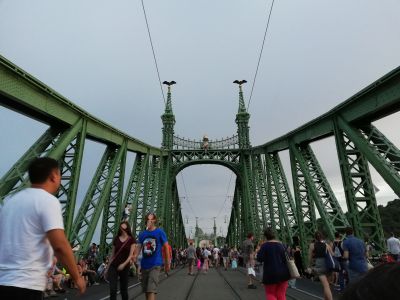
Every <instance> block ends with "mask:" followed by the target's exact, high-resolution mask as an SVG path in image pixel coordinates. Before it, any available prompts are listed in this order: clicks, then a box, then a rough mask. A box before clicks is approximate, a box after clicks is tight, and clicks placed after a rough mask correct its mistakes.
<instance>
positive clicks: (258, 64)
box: [247, 0, 275, 111]
mask: <svg viewBox="0 0 400 300" xmlns="http://www.w3.org/2000/svg"><path fill="white" fill-rule="evenodd" d="M274 2H275V0H272V4H271V8H270V10H269V15H268V21H267V26H266V27H265V33H264V38H263V42H262V45H261V51H260V55H259V57H258V62H257V68H256V72H255V74H254V79H253V84H252V86H251V92H250V97H249V102H248V103H247V111H248V110H249V107H250V101H251V97H252V96H253V90H254V85H255V83H256V78H257V74H258V67H259V66H260V61H261V56H262V53H263V50H264V44H265V38H266V36H267V32H268V28H269V21H270V20H271V14H272V8H273V7H274Z"/></svg>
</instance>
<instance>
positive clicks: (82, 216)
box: [70, 146, 124, 254]
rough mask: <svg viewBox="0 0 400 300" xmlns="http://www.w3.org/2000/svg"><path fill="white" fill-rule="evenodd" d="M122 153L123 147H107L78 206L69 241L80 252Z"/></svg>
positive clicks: (106, 195)
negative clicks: (77, 247)
mask: <svg viewBox="0 0 400 300" xmlns="http://www.w3.org/2000/svg"><path fill="white" fill-rule="evenodd" d="M123 155H124V149H123V148H119V149H118V148H114V147H110V146H109V147H107V148H106V149H105V151H104V154H103V156H102V158H101V161H100V163H99V165H98V167H97V170H96V173H95V175H94V177H93V179H92V182H91V184H90V186H89V188H88V190H87V193H86V196H85V198H84V200H83V202H82V204H81V207H80V208H79V211H78V214H77V216H76V217H75V220H74V225H73V227H72V234H71V239H70V242H71V244H72V246H73V247H75V246H77V245H79V246H80V250H79V252H80V254H82V253H84V251H87V249H88V248H89V245H90V243H91V239H92V238H93V234H94V231H95V229H96V225H97V223H98V221H99V218H100V215H101V212H102V211H103V209H105V203H106V201H107V199H108V198H109V197H110V189H111V185H112V182H113V180H114V175H115V173H116V171H117V167H118V164H119V163H120V161H121V158H122V157H123Z"/></svg>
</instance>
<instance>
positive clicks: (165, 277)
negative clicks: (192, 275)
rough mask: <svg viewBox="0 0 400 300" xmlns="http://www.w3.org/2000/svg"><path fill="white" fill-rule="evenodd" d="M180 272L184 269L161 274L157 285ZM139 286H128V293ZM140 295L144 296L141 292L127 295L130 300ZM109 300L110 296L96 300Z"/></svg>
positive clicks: (139, 283)
mask: <svg viewBox="0 0 400 300" xmlns="http://www.w3.org/2000/svg"><path fill="white" fill-rule="evenodd" d="M182 270H185V267H184V266H183V267H181V268H180V270H176V271H175V272H173V273H171V274H165V273H161V274H162V275H161V276H163V277H164V278H161V279H160V281H159V284H161V283H162V282H164V281H165V280H167V279H169V278H171V277H172V276H175V274H177V273H180V272H181V271H182ZM140 285H141V282H137V283H135V284H132V285H130V286H128V292H129V290H131V289H133V288H135V287H138V286H140ZM117 294H118V295H119V294H120V292H119V291H118V293H117ZM141 295H144V292H142V291H141V292H139V293H137V294H135V295H133V296H132V297H131V296H130V295H129V297H130V298H132V299H136V297H139V296H141ZM109 298H110V296H106V297H102V298H100V299H98V300H106V299H109Z"/></svg>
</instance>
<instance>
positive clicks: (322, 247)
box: [314, 241, 326, 258]
mask: <svg viewBox="0 0 400 300" xmlns="http://www.w3.org/2000/svg"><path fill="white" fill-rule="evenodd" d="M325 254H326V244H325V243H323V242H318V241H317V242H315V243H314V257H315V258H324V257H325Z"/></svg>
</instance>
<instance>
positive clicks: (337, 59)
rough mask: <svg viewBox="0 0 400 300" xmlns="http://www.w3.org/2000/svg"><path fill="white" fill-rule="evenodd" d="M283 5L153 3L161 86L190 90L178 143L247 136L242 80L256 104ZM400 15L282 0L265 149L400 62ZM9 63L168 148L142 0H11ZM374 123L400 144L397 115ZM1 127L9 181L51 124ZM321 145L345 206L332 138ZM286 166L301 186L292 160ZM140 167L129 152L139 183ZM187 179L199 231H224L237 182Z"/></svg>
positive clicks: (371, 4) (150, 13) (264, 113)
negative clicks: (242, 127)
mask: <svg viewBox="0 0 400 300" xmlns="http://www.w3.org/2000/svg"><path fill="white" fill-rule="evenodd" d="M271 3H272V0H271V1H270V0H267V1H266V0H263V1H261V0H252V1H242V0H229V1H227V0H219V1H211V0H204V1H182V0H181V1H178V0H169V1H162V0H153V1H146V0H145V1H144V5H145V9H146V13H147V18H148V22H149V27H150V32H151V37H152V40H153V45H154V50H155V53H156V58H157V62H158V68H159V72H160V77H161V81H164V80H175V81H176V82H177V85H175V86H173V91H172V92H173V95H172V97H173V100H172V101H173V110H174V113H175V118H176V125H175V133H176V134H177V135H179V136H183V137H188V138H191V139H201V137H202V136H203V135H204V134H207V135H208V137H209V138H210V140H212V139H219V138H222V137H227V136H231V135H233V134H235V133H236V124H235V121H234V120H235V114H236V112H237V109H238V88H237V86H236V85H234V84H233V83H232V81H233V80H235V79H239V80H241V79H246V80H247V81H248V83H247V84H246V85H244V87H243V88H244V95H245V101H246V104H248V101H249V96H250V92H251V86H252V84H253V78H254V74H255V71H256V66H257V61H258V57H259V54H260V49H261V44H262V40H263V36H264V32H265V28H266V23H267V17H268V13H269V9H270V6H271ZM399 11H400V2H399V1H397V0H382V1H373V0H351V1H348V0H338V1H319V0H300V1H285V0H281V1H275V3H274V7H273V11H272V15H271V20H270V26H269V30H268V34H267V36H266V40H265V46H264V50H263V53H262V56H261V61H260V66H259V71H258V75H257V78H256V81H255V85H254V91H253V95H252V98H251V102H250V105H249V107H248V110H249V113H250V114H251V117H250V123H249V125H250V138H251V143H252V145H254V146H256V145H259V144H263V143H265V142H267V141H270V140H272V139H274V138H277V137H279V136H281V135H283V134H285V133H287V132H288V131H291V130H293V129H295V128H297V127H299V126H301V125H302V124H304V123H306V122H308V121H310V120H311V119H313V118H316V117H318V116H319V115H321V114H323V113H325V112H327V111H328V110H330V109H332V108H333V107H334V106H336V105H338V104H339V103H341V102H343V101H345V100H346V99H348V98H349V97H351V96H352V95H353V94H355V93H356V92H358V91H359V90H361V89H362V88H364V87H365V86H367V85H368V84H370V83H372V82H373V81H375V80H376V79H378V78H379V77H381V76H383V75H384V74H386V73H388V72H389V71H391V70H392V69H394V68H396V67H398V66H399V65H400V59H399V53H400V30H399V28H400V19H399V18H398V12H399ZM0 54H1V55H3V56H4V57H6V58H7V59H9V60H10V61H12V62H13V63H15V64H16V65H18V66H19V67H21V68H23V69H24V70H26V71H27V72H29V73H30V74H32V75H33V76H35V77H36V78H38V79H39V80H40V81H42V82H44V83H45V84H47V85H49V86H50V87H51V88H53V89H54V90H56V91H57V92H59V93H60V94H62V95H64V96H65V97H66V98H68V99H69V100H71V101H72V102H74V103H75V104H77V105H79V106H80V107H82V108H83V109H85V110H86V111H88V112H89V113H91V114H92V115H94V116H96V117H98V118H100V119H102V120H104V121H105V122H107V123H109V124H111V125H112V126H114V127H116V128H118V129H120V130H122V131H124V132H126V133H127V134H129V135H130V136H133V137H135V138H138V139H140V140H142V141H144V142H146V143H149V144H151V145H154V146H160V144H161V128H162V123H161V119H160V116H161V114H162V113H163V110H164V102H163V97H162V94H161V90H160V86H159V81H158V78H157V73H156V69H155V65H154V59H153V56H152V50H151V46H150V42H149V36H148V32H147V28H146V23H145V18H144V14H143V8H142V4H141V1H138V0H135V1H132V0H131V1H127V0H126V1H122V0H121V1H99V0H96V1H89V0H88V1H54V0H52V1H50V0H46V1H28V0H21V1H15V0H0ZM164 92H165V90H164ZM10 124H12V126H10ZM375 125H376V126H377V127H378V128H379V129H380V130H381V131H382V132H384V133H385V134H386V135H387V136H388V137H389V138H390V139H391V140H392V142H394V143H395V144H396V145H397V146H400V134H399V133H398V130H396V128H398V126H399V115H398V114H394V115H392V116H390V117H387V118H385V119H383V120H380V121H378V122H376V124H375ZM0 126H1V129H2V130H1V131H0V139H1V140H2V141H3V143H2V149H1V155H0V176H2V175H4V174H5V173H6V172H7V170H8V169H9V168H10V167H11V166H12V165H13V163H14V162H15V161H16V160H18V158H19V157H20V156H21V155H22V154H23V153H24V151H26V149H27V148H28V147H29V146H30V145H31V144H32V143H33V142H34V141H35V140H36V139H37V138H38V137H39V136H40V135H41V134H42V133H43V131H44V130H45V129H46V128H47V125H45V124H41V123H38V122H36V121H33V120H30V119H29V118H27V117H24V116H21V115H18V114H17V113H15V112H12V111H9V110H7V109H6V108H3V107H2V108H0ZM28 128H29V130H28ZM4 141H7V142H4ZM311 146H312V148H313V150H314V151H315V153H316V156H317V157H318V158H319V160H320V164H321V165H322V167H323V168H324V171H325V174H326V176H327V178H328V181H329V182H330V183H331V186H332V188H333V190H334V191H335V194H336V196H337V198H338V200H339V201H340V203H344V202H345V201H344V195H343V186H342V183H341V179H340V171H339V166H338V162H337V154H336V149H335V145H334V141H333V139H332V138H330V139H326V140H323V141H319V142H316V143H313V144H312V145H311ZM103 149H104V146H103V145H100V144H97V143H95V142H90V141H88V142H87V145H86V146H85V154H84V161H83V170H82V174H83V176H82V178H83V179H82V180H81V183H80V187H79V193H78V203H79V201H82V198H83V197H84V194H85V191H86V189H87V186H88V184H89V180H87V179H86V178H90V177H91V176H92V175H93V173H94V171H95V168H96V166H97V163H98V161H99V160H100V156H101V154H102V151H103ZM281 158H282V161H283V164H284V168H285V170H286V172H287V177H288V178H289V181H290V177H291V176H290V170H289V159H288V153H287V151H284V152H283V153H281ZM133 160H134V155H133V154H130V155H129V156H128V171H127V174H128V173H129V172H130V170H129V169H130V168H131V167H129V166H132V165H133ZM372 176H373V180H374V184H375V185H376V186H377V187H378V188H379V189H380V191H379V192H378V193H377V194H376V196H377V199H378V203H380V204H385V203H386V202H387V201H390V200H392V199H394V198H395V197H396V196H395V195H394V194H393V192H392V191H391V189H390V188H389V187H388V185H387V184H386V183H385V182H384V181H383V179H382V178H381V177H380V176H379V175H377V173H376V172H375V171H374V170H372ZM177 180H178V189H179V193H180V196H181V197H182V198H181V203H182V214H183V216H184V220H185V226H186V233H187V235H189V234H190V232H191V230H192V232H194V226H195V217H198V221H199V225H200V227H202V228H203V229H204V231H206V232H211V231H212V227H213V218H214V217H216V222H217V228H218V229H217V231H218V233H222V234H224V235H225V234H226V230H227V225H228V222H229V216H230V208H231V201H232V196H233V190H234V183H235V175H233V174H232V172H231V171H230V170H228V169H226V168H223V167H220V166H211V165H198V166H192V167H190V168H187V169H184V170H183V171H182V172H181V173H180V174H179V175H178V177H177ZM290 183H291V182H290ZM225 221H226V223H225Z"/></svg>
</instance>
